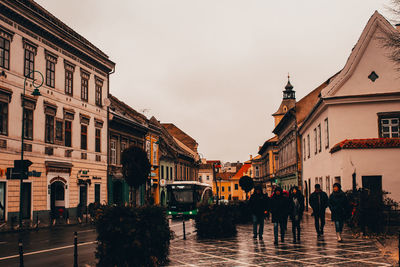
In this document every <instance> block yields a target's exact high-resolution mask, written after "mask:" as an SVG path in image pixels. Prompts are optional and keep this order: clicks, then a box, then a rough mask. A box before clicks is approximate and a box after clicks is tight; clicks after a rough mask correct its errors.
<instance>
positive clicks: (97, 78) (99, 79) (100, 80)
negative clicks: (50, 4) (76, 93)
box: [94, 75, 104, 86]
mask: <svg viewBox="0 0 400 267" xmlns="http://www.w3.org/2000/svg"><path fill="white" fill-rule="evenodd" d="M94 78H95V81H96V85H99V86H103V83H104V79H102V78H100V77H99V76H97V75H95V76H94Z"/></svg>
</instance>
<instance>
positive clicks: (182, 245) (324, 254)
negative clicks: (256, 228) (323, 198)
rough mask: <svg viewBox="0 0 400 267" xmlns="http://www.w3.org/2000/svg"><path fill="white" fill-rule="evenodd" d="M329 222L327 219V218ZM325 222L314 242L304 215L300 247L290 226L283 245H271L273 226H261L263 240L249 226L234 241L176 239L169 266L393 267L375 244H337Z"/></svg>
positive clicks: (348, 236) (240, 228) (330, 225)
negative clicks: (321, 231)
mask: <svg viewBox="0 0 400 267" xmlns="http://www.w3.org/2000/svg"><path fill="white" fill-rule="evenodd" d="M328 218H329V216H328ZM328 218H327V224H326V226H325V235H324V237H323V238H321V239H319V240H318V239H317V235H316V233H315V229H314V219H313V218H312V217H311V216H310V215H305V217H304V219H303V222H302V233H301V239H302V240H301V243H300V244H293V243H292V233H291V222H289V223H288V230H289V231H288V233H287V237H286V240H285V243H279V245H278V246H275V245H274V244H273V225H272V224H271V223H270V222H268V223H266V224H265V226H264V240H258V239H253V238H252V236H253V234H252V225H250V224H249V225H239V226H238V234H237V236H236V237H234V238H228V239H220V240H197V239H196V235H194V234H193V235H191V236H189V237H188V239H187V240H182V239H175V240H173V241H172V242H171V245H170V257H169V258H170V263H169V265H168V266H214V267H219V266H273V265H277V264H278V266H392V264H390V261H389V260H388V258H387V256H385V255H383V254H382V253H381V251H380V250H379V249H378V247H377V245H376V242H375V240H372V239H362V238H353V237H352V235H351V233H350V232H346V231H345V233H344V235H343V237H344V242H343V243H338V242H337V241H336V234H335V231H334V225H333V223H332V222H331V221H330V219H328Z"/></svg>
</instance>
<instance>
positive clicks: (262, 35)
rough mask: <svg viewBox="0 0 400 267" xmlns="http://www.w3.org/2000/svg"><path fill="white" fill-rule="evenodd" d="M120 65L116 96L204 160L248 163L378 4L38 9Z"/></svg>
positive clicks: (93, 2)
mask: <svg viewBox="0 0 400 267" xmlns="http://www.w3.org/2000/svg"><path fill="white" fill-rule="evenodd" d="M37 2H38V3H39V4H41V5H42V6H43V7H44V8H46V9H47V10H49V11H50V12H51V13H52V14H54V15H55V16H57V17H58V18H60V19H61V20H62V21H64V22H65V23H66V24H67V25H69V26H70V27H72V28H73V29H74V30H75V31H77V32H78V33H80V34H81V35H83V36H84V37H85V38H87V39H88V40H89V41H91V42H92V43H93V44H95V45H96V46H97V47H99V48H100V49H102V50H103V51H104V52H105V53H107V54H108V55H109V57H110V59H111V60H113V61H114V62H116V64H117V65H116V73H115V74H113V75H112V76H111V83H110V85H111V87H110V91H111V93H112V94H114V95H115V96H117V97H118V98H120V99H121V100H123V101H124V102H125V103H127V104H129V105H131V106H132V107H133V108H134V109H136V110H138V111H141V110H143V109H149V111H148V112H146V113H145V115H146V116H148V117H150V116H152V115H154V116H155V117H156V118H157V119H158V120H160V121H161V122H172V123H174V124H175V125H177V126H178V127H179V128H181V129H182V130H184V131H185V132H186V133H188V134H189V135H191V136H192V137H193V138H195V139H196V140H197V142H198V143H199V151H200V153H201V154H202V156H203V157H206V158H209V159H221V160H223V161H237V160H240V161H244V160H247V159H248V157H249V154H252V155H256V154H257V151H258V147H259V146H261V145H262V144H263V142H264V141H265V140H266V139H268V138H270V137H272V136H273V134H272V130H273V127H274V125H273V119H272V116H271V114H272V113H274V112H275V111H276V110H277V108H278V107H279V104H280V102H281V99H282V90H283V87H284V86H285V85H286V82H287V73H288V72H290V75H291V82H292V84H293V86H294V89H295V90H296V96H297V100H299V99H300V98H301V97H303V96H305V95H306V94H307V93H308V92H310V91H311V90H313V89H314V88H315V87H317V86H318V85H319V84H320V83H322V82H323V81H325V80H326V79H327V78H329V77H330V76H331V75H333V74H334V73H336V72H337V71H339V70H340V69H341V68H342V67H343V66H344V64H345V62H346V60H347V57H348V56H349V54H350V51H351V49H352V48H353V46H354V45H355V43H356V41H357V40H358V38H359V36H360V34H361V31H362V30H363V28H364V26H365V25H366V23H367V21H368V19H369V18H370V16H371V15H372V14H373V12H374V11H375V10H378V11H379V12H380V13H381V14H383V15H384V16H386V17H388V16H390V13H389V12H387V10H386V9H385V4H388V3H389V2H388V1H384V0H383V1H378V0H334V1H332V0H329V1H328V0H304V1H299V0H287V1H271V0H119V1H109V0H68V1H54V0H37Z"/></svg>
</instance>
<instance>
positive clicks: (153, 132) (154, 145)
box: [146, 117, 161, 204]
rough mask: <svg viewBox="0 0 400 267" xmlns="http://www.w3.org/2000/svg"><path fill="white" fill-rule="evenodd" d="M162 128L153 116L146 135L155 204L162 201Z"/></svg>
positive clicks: (151, 186)
mask: <svg viewBox="0 0 400 267" xmlns="http://www.w3.org/2000/svg"><path fill="white" fill-rule="evenodd" d="M160 133H161V129H160V127H159V124H158V121H157V119H156V118H154V117H151V118H150V120H149V133H148V134H147V136H146V152H147V157H148V158H149V162H150V164H151V171H150V178H149V179H150V193H151V195H152V197H153V199H154V203H155V204H159V203H160V194H159V192H160V190H159V181H160V176H159V153H158V144H159V143H160V142H159V136H160Z"/></svg>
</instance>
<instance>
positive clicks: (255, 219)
mask: <svg viewBox="0 0 400 267" xmlns="http://www.w3.org/2000/svg"><path fill="white" fill-rule="evenodd" d="M252 216H253V234H254V236H257V225H259V228H258V235H259V236H262V235H263V233H264V218H263V216H257V215H254V214H253V215H252Z"/></svg>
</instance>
